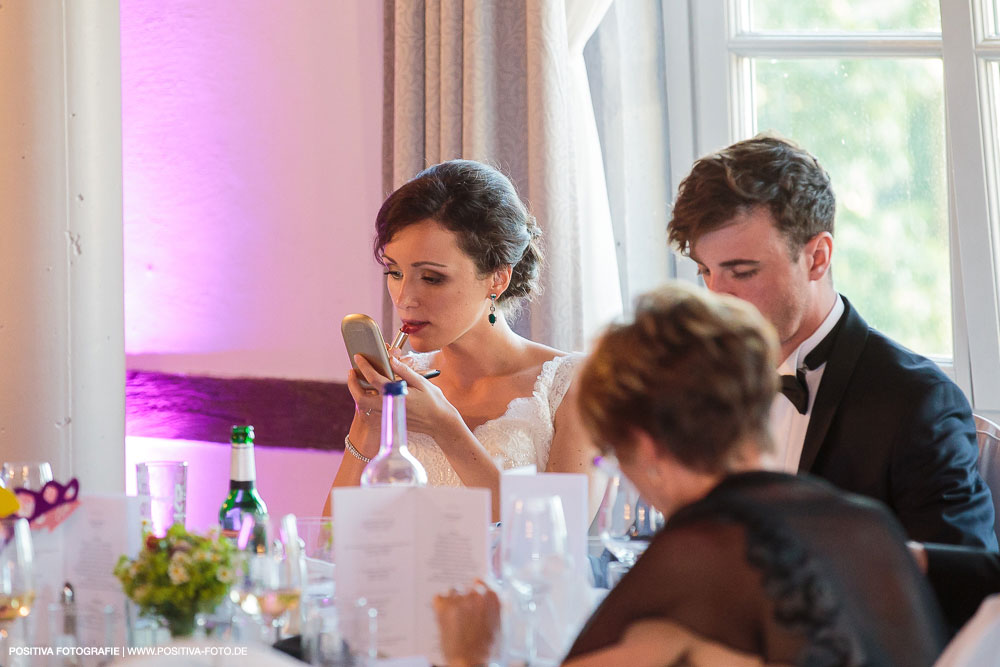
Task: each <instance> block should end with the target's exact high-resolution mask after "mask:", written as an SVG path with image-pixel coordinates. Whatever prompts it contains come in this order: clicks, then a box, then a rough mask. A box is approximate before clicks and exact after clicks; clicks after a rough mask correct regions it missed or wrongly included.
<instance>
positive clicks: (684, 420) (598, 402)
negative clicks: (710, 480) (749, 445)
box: [579, 283, 778, 473]
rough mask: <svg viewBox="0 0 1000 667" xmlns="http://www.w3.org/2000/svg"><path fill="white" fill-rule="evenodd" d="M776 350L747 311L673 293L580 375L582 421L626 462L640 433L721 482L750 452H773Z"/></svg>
mask: <svg viewBox="0 0 1000 667" xmlns="http://www.w3.org/2000/svg"><path fill="white" fill-rule="evenodd" d="M777 349H778V343H777V336H776V335H775V333H774V329H773V328H772V327H771V325H770V324H768V323H767V321H766V320H765V319H764V318H763V316H761V314H760V313H759V312H757V309H756V308H754V307H753V306H751V305H750V304H748V303H746V302H744V301H740V300H739V299H736V298H734V297H729V296H724V295H716V294H712V293H711V292H708V291H707V290H705V289H700V288H696V287H694V286H690V285H686V284H683V283H673V284H669V285H667V286H665V287H662V288H660V289H657V290H655V291H653V292H650V293H648V294H645V295H643V296H642V297H640V298H639V300H638V302H637V303H636V308H635V316H634V318H633V320H632V321H631V322H629V323H625V324H614V325H611V327H609V328H608V329H607V331H606V332H605V333H604V335H603V336H602V337H601V339H600V341H599V342H598V344H597V348H596V349H595V350H594V352H593V354H591V355H590V358H589V359H588V360H587V363H586V365H585V366H584V368H583V369H582V371H581V372H580V376H579V382H580V389H579V391H580V411H581V413H582V417H583V422H584V424H585V426H586V427H587V428H588V430H589V431H590V432H591V434H592V435H593V436H594V437H595V442H598V443H603V444H604V445H607V446H610V447H611V449H612V450H614V453H615V454H616V455H617V456H618V457H619V458H620V459H622V460H626V461H627V460H631V458H630V456H631V449H630V447H631V442H632V437H631V436H632V434H633V432H634V431H635V430H637V429H638V430H641V431H644V432H646V433H648V434H649V435H650V436H651V437H652V439H653V440H654V441H655V442H656V446H657V447H658V448H659V449H660V451H661V452H665V453H668V454H669V455H671V456H673V457H674V458H675V459H676V460H678V461H679V462H680V463H682V464H683V465H684V466H686V467H687V468H690V469H692V470H697V471H699V472H705V473H725V472H726V471H727V470H728V469H729V466H730V464H731V462H733V461H734V459H735V457H736V456H738V455H739V453H740V451H741V448H742V447H743V445H744V443H746V442H749V441H753V442H755V443H757V444H758V446H759V447H760V448H761V450H762V452H763V451H764V450H768V449H770V447H771V440H770V436H769V434H768V415H769V414H770V410H771V402H772V400H773V399H774V396H775V393H776V391H777V388H778V375H777V374H776V373H775V372H774V369H775V367H776V365H777V362H776V352H777Z"/></svg>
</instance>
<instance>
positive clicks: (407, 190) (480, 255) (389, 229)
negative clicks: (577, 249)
mask: <svg viewBox="0 0 1000 667" xmlns="http://www.w3.org/2000/svg"><path fill="white" fill-rule="evenodd" d="M423 220H434V221H435V222H437V223H439V224H441V225H443V226H444V227H445V228H446V229H448V230H449V231H451V232H453V233H455V235H457V236H458V247H459V248H461V249H462V251H463V252H464V253H465V254H466V255H468V256H469V257H470V258H472V260H473V261H474V262H475V264H476V270H477V272H478V273H479V275H480V277H482V276H486V275H489V274H491V273H493V272H494V271H496V270H498V269H500V268H503V267H504V266H508V265H510V266H511V267H512V274H511V278H510V285H509V286H508V287H507V290H506V291H504V293H503V294H501V295H500V297H499V299H498V303H500V304H501V305H506V306H508V308H510V306H512V305H513V304H516V303H517V302H518V300H519V299H527V298H530V296H531V294H532V292H534V291H536V290H537V287H538V275H539V272H540V271H541V264H542V249H541V245H540V236H541V234H542V231H541V229H539V227H538V223H537V222H536V221H535V217H534V216H533V215H531V214H530V213H529V212H528V209H527V208H526V207H525V205H524V203H523V202H522V201H521V199H520V197H518V195H517V190H515V189H514V185H513V184H512V183H511V182H510V179H508V178H507V177H506V176H504V175H503V174H502V173H500V172H499V171H497V170H496V169H494V168H493V167H491V166H489V165H486V164H482V163H481V162H473V161H471V160H450V161H448V162H442V163H441V164H436V165H434V166H433V167H429V168H427V169H424V170H423V171H422V172H420V173H419V174H417V175H416V176H414V177H413V179H412V180H410V181H409V182H407V183H406V184H404V185H403V186H401V187H400V188H399V189H397V190H396V191H395V192H393V193H392V194H391V195H389V197H388V199H386V200H385V202H384V203H383V204H382V208H381V209H379V212H378V216H376V218H375V259H376V260H377V261H379V262H381V261H382V254H383V252H384V251H385V246H386V245H387V244H388V243H389V242H390V241H391V240H392V237H393V236H395V235H396V233H397V232H399V230H401V229H403V228H404V227H407V226H409V225H412V224H415V223H418V222H421V221H423Z"/></svg>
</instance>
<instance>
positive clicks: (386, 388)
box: [382, 380, 406, 396]
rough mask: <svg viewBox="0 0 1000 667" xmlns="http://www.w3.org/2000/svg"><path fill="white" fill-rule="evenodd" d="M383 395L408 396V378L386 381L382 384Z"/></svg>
mask: <svg viewBox="0 0 1000 667" xmlns="http://www.w3.org/2000/svg"><path fill="white" fill-rule="evenodd" d="M382 395H383V396H406V380H397V381H396V382H386V383H385V384H384V385H383V386H382Z"/></svg>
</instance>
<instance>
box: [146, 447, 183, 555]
mask: <svg viewBox="0 0 1000 667" xmlns="http://www.w3.org/2000/svg"><path fill="white" fill-rule="evenodd" d="M187 466H188V464H187V461H144V462H142V463H137V464H135V480H136V494H137V495H138V496H140V497H141V498H142V501H141V503H140V509H139V514H140V516H141V517H142V528H143V533H144V534H145V533H146V532H147V531H148V532H151V533H152V534H153V535H155V536H157V537H163V536H164V535H166V534H167V529H168V528H170V526H172V525H174V524H175V523H179V524H181V525H184V524H185V522H186V518H187Z"/></svg>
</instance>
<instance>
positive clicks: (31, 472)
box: [0, 461, 52, 517]
mask: <svg viewBox="0 0 1000 667" xmlns="http://www.w3.org/2000/svg"><path fill="white" fill-rule="evenodd" d="M0 477H2V479H3V486H6V487H7V490H8V491H11V492H13V491H14V489H30V490H31V491H41V490H42V487H43V486H45V484H46V483H47V482H51V481H52V466H50V465H49V464H48V463H47V462H45V461H8V462H7V463H4V464H3V470H2V471H0ZM33 511H34V501H30V502H27V503H25V502H22V503H21V509H19V510H18V511H17V515H18V516H21V517H30V516H31V513H32V512H33Z"/></svg>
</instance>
